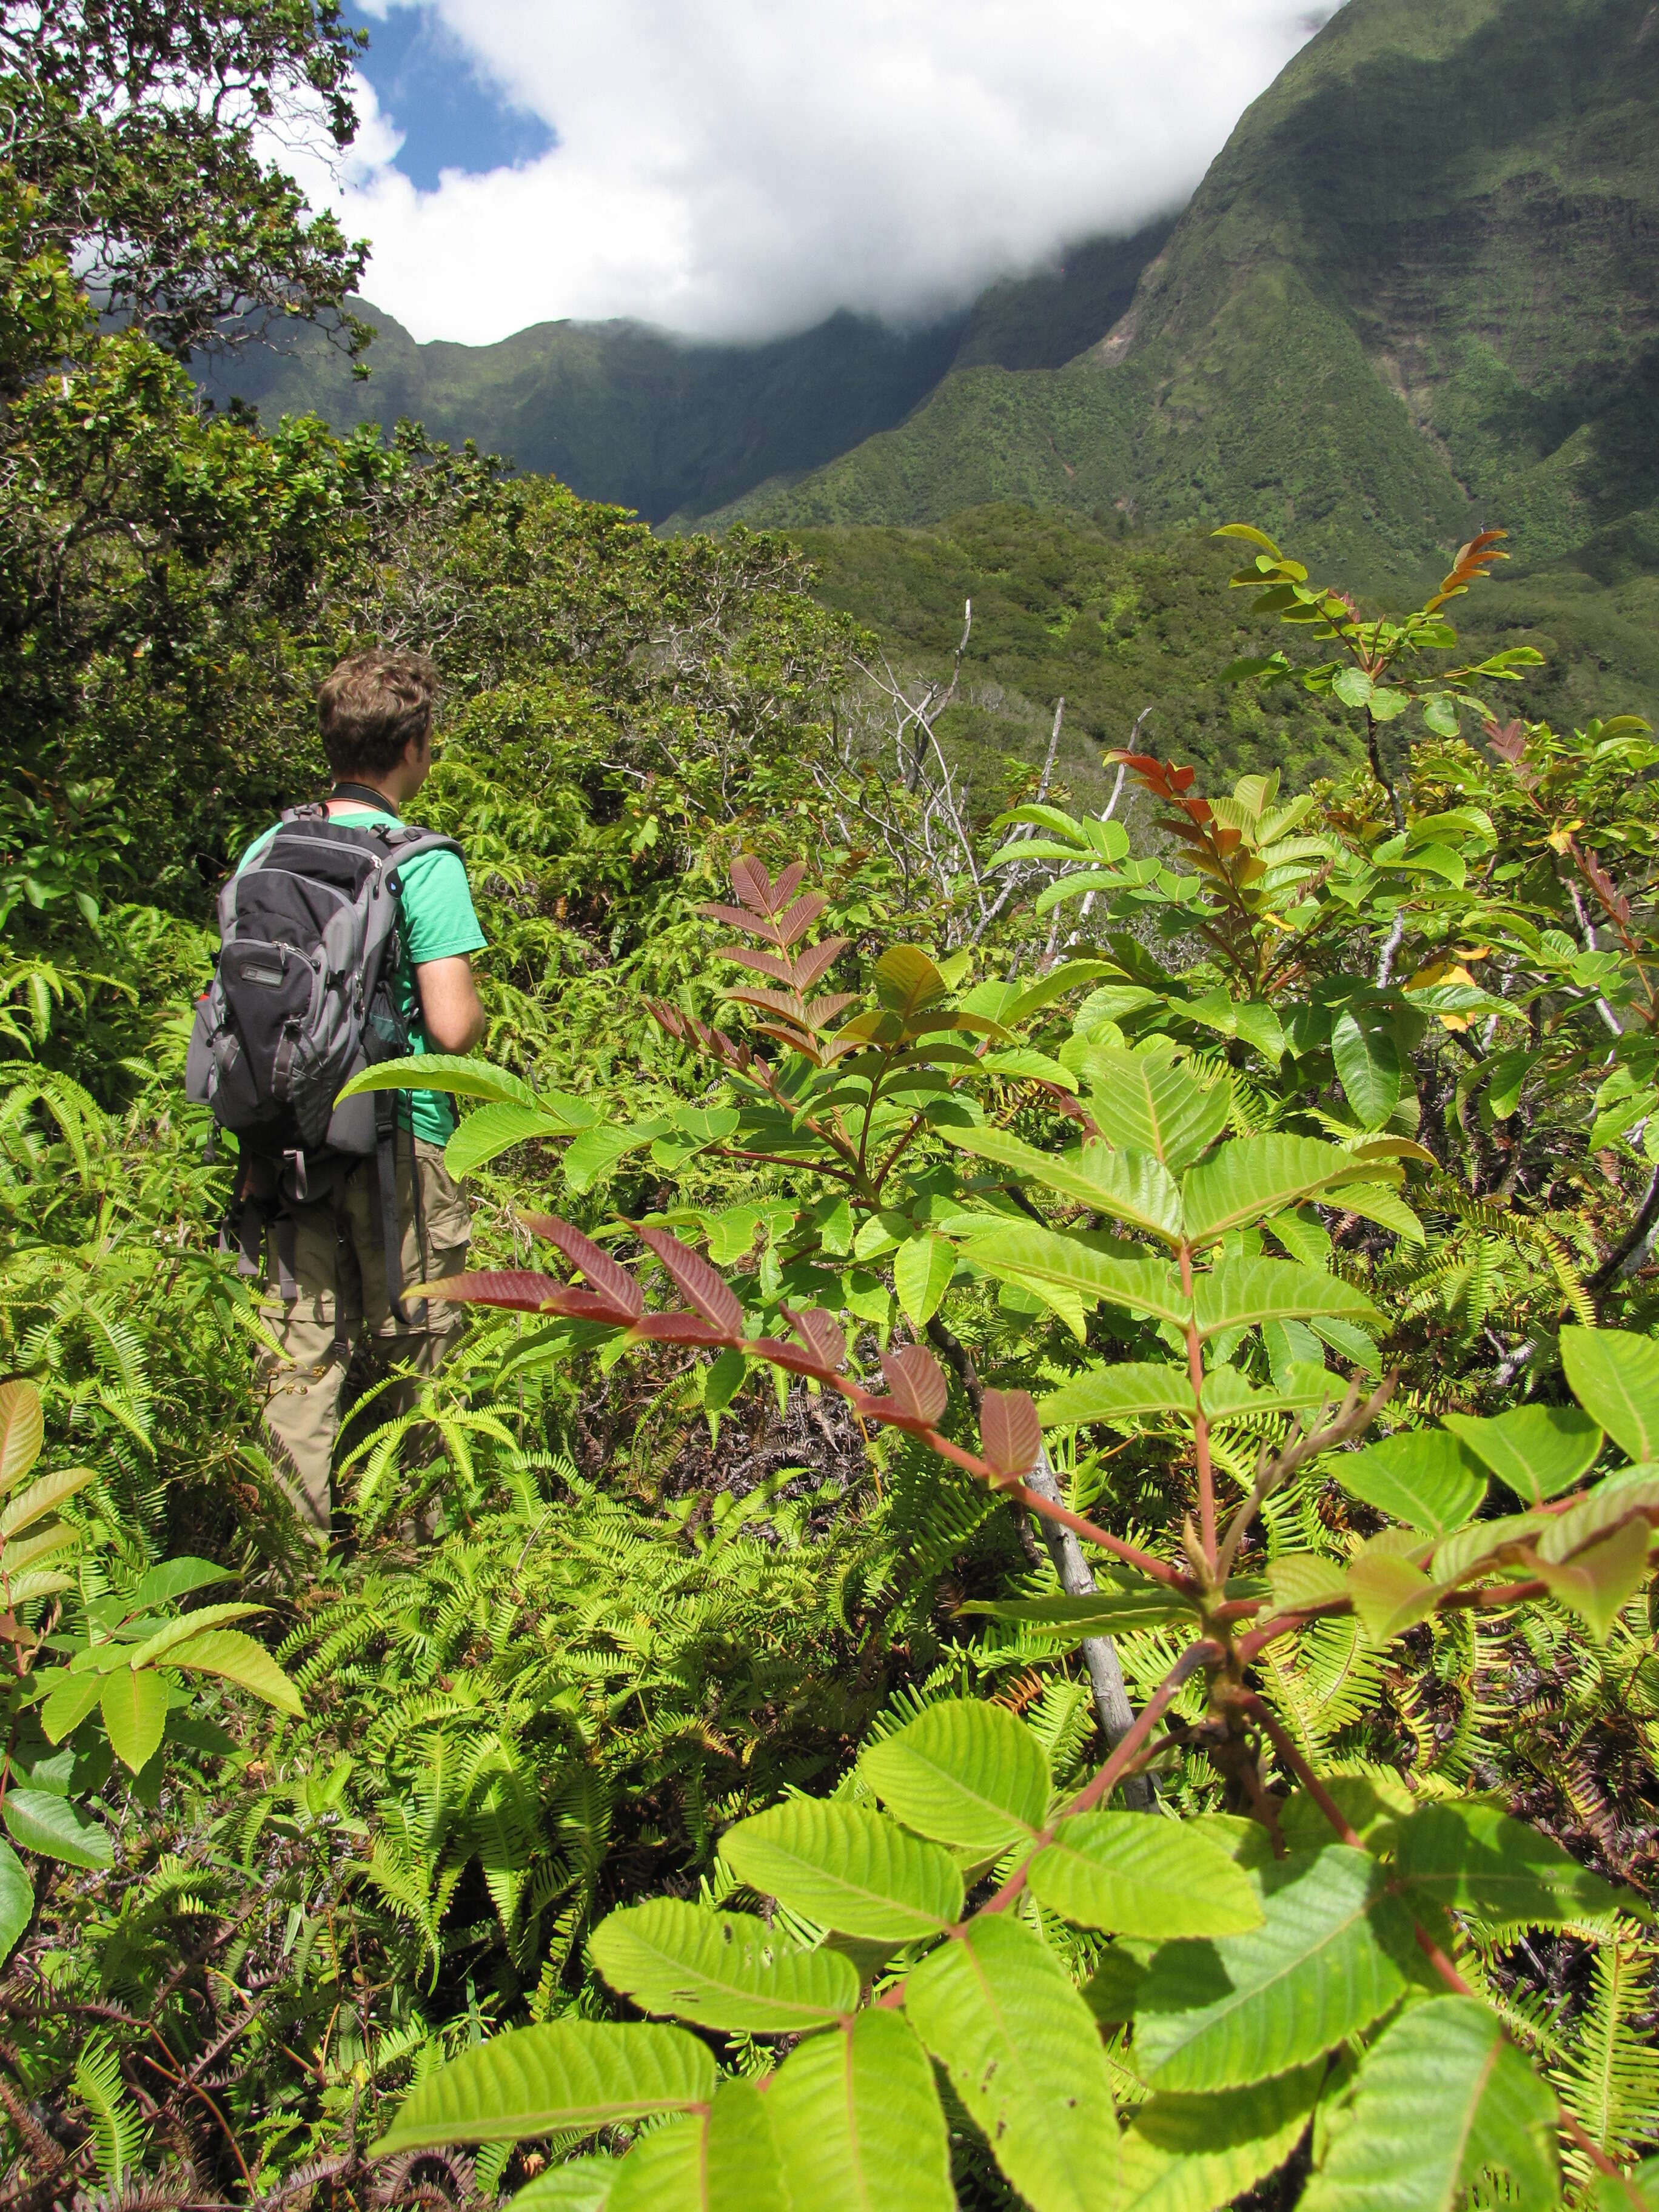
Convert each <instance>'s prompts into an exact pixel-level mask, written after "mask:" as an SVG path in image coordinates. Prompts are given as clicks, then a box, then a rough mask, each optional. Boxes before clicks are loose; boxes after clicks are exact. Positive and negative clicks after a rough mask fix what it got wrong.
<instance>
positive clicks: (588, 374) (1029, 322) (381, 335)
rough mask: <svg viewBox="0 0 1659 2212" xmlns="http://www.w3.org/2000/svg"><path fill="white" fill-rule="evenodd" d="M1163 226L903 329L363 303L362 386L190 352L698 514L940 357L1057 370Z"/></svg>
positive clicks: (303, 352)
mask: <svg viewBox="0 0 1659 2212" xmlns="http://www.w3.org/2000/svg"><path fill="white" fill-rule="evenodd" d="M1171 222H1172V218H1171V219H1166V220H1164V221H1162V222H1156V223H1152V224H1149V225H1148V226H1146V228H1143V229H1142V230H1140V231H1139V232H1138V233H1137V234H1135V235H1134V236H1133V237H1130V238H1103V239H1095V240H1089V241H1086V242H1085V243H1084V244H1082V245H1080V246H1076V247H1074V248H1073V249H1072V250H1071V251H1070V252H1067V253H1066V254H1065V255H1064V256H1063V257H1062V258H1061V259H1060V261H1059V262H1058V264H1056V265H1055V266H1054V268H1052V269H1047V270H1039V271H1037V272H1036V274H1035V275H1032V276H1025V277H1022V278H1018V279H1009V280H1006V281H1004V282H1002V283H997V284H994V285H993V286H991V287H990V289H988V290H987V291H986V292H985V293H984V294H982V295H981V297H980V299H979V300H978V301H975V303H974V305H973V306H972V307H969V308H966V309H963V310H961V311H959V312H957V313H953V314H951V315H947V316H945V317H943V318H941V319H938V320H936V321H934V322H932V323H929V324H927V325H924V326H922V327H921V328H919V329H916V330H914V331H896V330H893V329H890V328H889V327H888V326H886V325H883V324H881V323H878V322H874V321H872V320H869V319H864V318H861V317H859V316H855V315H852V314H848V313H839V314H836V315H832V316H830V317H829V319H827V320H826V321H824V322H823V323H821V324H819V325H817V328H815V329H813V330H810V331H802V332H799V333H798V334H796V335H795V336H793V337H784V338H779V339H775V340H774V341H772V342H771V343H768V344H765V345H754V346H738V345H708V344H699V343H691V342H690V341H687V340H685V339H684V338H678V337H674V336H672V335H671V334H670V333H667V332H665V331H655V330H651V329H648V328H647V327H646V326H644V325H641V324H638V323H629V322H611V323H573V322H556V323H541V324H538V325H535V326H534V327H533V328H532V329H530V330H526V331H520V332H518V333H517V334H516V335H515V336H514V337H510V338H507V339H503V340H502V341H501V343H499V344H496V345H489V346H468V345H459V344H455V343H450V342H447V341H445V340H433V341H430V342H428V343H417V341H416V339H414V338H413V337H411V336H410V333H409V332H408V331H406V330H405V329H404V327H403V325H401V324H399V323H398V321H397V320H396V319H394V318H393V317H392V316H390V315H388V314H386V313H384V312H383V311H382V310H380V309H379V308H376V307H372V306H370V305H369V304H368V303H367V302H365V301H359V302H357V303H356V305H357V308H358V311H359V312H360V313H362V315H363V316H364V318H365V319H367V320H368V321H369V322H371V323H372V324H374V325H375V330H376V335H375V338H374V343H373V344H372V345H371V346H370V348H369V350H368V356H367V357H366V358H367V361H368V367H369V372H370V373H369V375H368V378H367V379H358V378H356V377H354V376H353V374H352V372H351V368H350V364H349V362H348V361H347V360H346V358H345V356H344V355H343V353H341V352H340V351H339V350H337V349H335V348H333V347H331V345H330V344H329V343H327V342H326V341H325V339H324V338H323V337H321V335H320V334H319V332H317V331H314V330H312V329H308V328H306V327H303V326H300V327H290V328H289V329H287V330H285V331H282V332H280V333H279V334H278V338H277V342H276V344H274V345H249V346H247V347H245V348H244V349H240V350H239V351H237V352H235V353H234V354H230V355H228V356H223V357H222V358H220V359H219V360H217V361H211V362H207V361H204V362H199V363H198V364H197V379H198V381H199V382H200V383H201V384H202V385H203V386H204V388H205V390H206V391H207V392H209V393H210V396H211V397H212V398H214V399H216V401H218V402H220V403H224V402H227V401H228V400H230V399H232V398H239V399H241V400H243V401H244V402H246V403H250V404H253V405H255V406H257V407H258V409H259V410H260V413H261V415H262V416H264V418H265V419H266V420H267V421H274V420H275V419H276V417H277V416H281V415H285V414H287V415H300V414H304V413H307V412H311V411H314V412H316V413H318V414H319V415H321V416H324V417H325V420H327V421H328V422H331V424H332V425H333V427H334V428H337V429H343V428H348V427H349V426H351V425H353V424H356V423H358V422H380V423H381V424H383V425H384V426H385V427H386V428H388V429H389V428H392V425H393V424H394V423H395V422H397V421H398V418H399V417H400V416H410V417H413V418H414V419H416V420H417V421H420V422H423V423H424V424H425V426H426V428H427V429H428V431H429V432H430V433H431V434H432V435H434V436H435V437H439V438H442V439H445V440H447V441H449V442H450V443H452V444H457V445H459V443H460V442H461V441H463V440H465V439H467V438H471V439H472V440H474V441H476V442H477V444H478V445H480V446H481V447H484V448H485V449H486V450H487V451H489V452H493V453H502V454H505V455H506V456H507V458H508V459H511V460H513V462H514V463H516V465H518V466H519V467H520V468H521V469H525V470H528V471H533V472H534V473H536V474H538V475H549V476H556V477H559V478H560V479H561V480H562V482H564V483H568V485H569V486H570V487H571V489H573V490H574V491H576V492H578V493H580V495H582V496H583V497H584V498H588V499H599V500H605V501H613V502H615V503H617V504H618V505H621V506H623V507H632V508H634V509H635V511H636V512H638V513H641V514H642V515H644V516H645V518H646V519H647V520H648V521H651V522H656V523H662V522H666V521H668V520H669V519H670V518H673V519H674V520H676V521H677V522H678V523H679V524H680V525H682V526H687V525H690V524H692V523H694V522H696V520H698V519H699V518H700V517H701V516H702V515H704V514H706V513H709V512H710V511H712V510H714V509H715V508H718V507H723V506H726V504H728V503H729V502H731V501H734V500H737V499H738V498H739V497H741V496H742V495H744V493H746V492H749V491H750V490H751V489H753V488H754V487H756V486H757V485H758V484H761V483H764V482H768V481H770V482H772V483H775V484H776V483H789V482H792V481H793V480H794V479H795V478H796V477H799V476H801V475H804V474H805V472H806V471H810V470H811V469H814V468H817V467H818V466H820V465H822V464H823V463H824V462H826V461H829V460H831V459H834V458H835V457H836V455H838V454H840V453H844V452H846V451H847V450H848V448H850V447H857V446H859V445H860V443H861V442H862V441H865V440H866V439H867V438H868V437H870V436H871V435H872V434H874V433H877V432H880V431H883V430H886V429H890V428H892V427H893V426H894V425H896V424H897V423H900V422H902V421H903V420H904V419H905V417H906V416H908V414H909V413H910V412H911V410H913V409H914V408H915V406H916V405H918V404H920V403H921V401H923V400H925V399H926V398H927V395H928V393H929V392H932V391H933V390H934V389H935V388H936V387H937V386H939V383H940V381H941V380H942V379H944V378H945V377H947V376H948V375H949V374H951V372H952V371H953V370H957V369H961V370H966V369H969V368H977V367H981V366H984V365H987V364H988V365H994V366H996V367H998V368H1004V369H1007V370H1011V371H1014V372H1016V373H1020V374H1030V373H1031V372H1034V371H1040V370H1042V369H1044V368H1054V367H1057V366H1058V365H1059V364H1060V362H1065V361H1068V360H1070V359H1071V358H1072V357H1073V356H1074V355H1075V354H1077V353H1078V352H1079V350H1081V349H1083V348H1084V347H1085V346H1087V345H1089V344H1091V343H1093V342H1094V340H1095V339H1097V337H1099V336H1100V335H1101V333H1102V332H1103V331H1105V330H1107V329H1109V327H1110V326H1111V325H1112V323H1113V322H1114V321H1115V320H1116V319H1117V318H1118V317H1119V316H1120V315H1121V313H1123V312H1124V310H1125V309H1126V308H1127V306H1128V304H1129V302H1130V301H1131V299H1132V298H1133V294H1134V289H1135V284H1136V282H1137V280H1138V278H1139V275H1140V272H1141V270H1143V268H1144V267H1145V266H1146V263H1147V262H1148V261H1149V260H1150V259H1151V258H1152V255H1153V254H1154V253H1156V252H1158V249H1159V248H1160V247H1161V246H1163V245H1164V241H1165V240H1166V239H1167V237H1168V235H1169V233H1170V228H1171Z"/></svg>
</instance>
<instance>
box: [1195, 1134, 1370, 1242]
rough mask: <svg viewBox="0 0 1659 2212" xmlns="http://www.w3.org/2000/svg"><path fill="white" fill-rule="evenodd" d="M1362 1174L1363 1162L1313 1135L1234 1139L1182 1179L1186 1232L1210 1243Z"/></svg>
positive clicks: (1363, 1172) (1196, 1238) (1197, 1239)
mask: <svg viewBox="0 0 1659 2212" xmlns="http://www.w3.org/2000/svg"><path fill="white" fill-rule="evenodd" d="M1365 1172H1366V1164H1364V1163H1362V1162H1360V1161H1358V1160H1356V1159H1355V1158H1354V1157H1353V1155H1352V1153H1351V1152H1342V1151H1340V1149H1339V1148H1338V1146H1335V1145H1327V1144H1323V1143H1322V1142H1321V1141H1320V1139H1318V1138H1317V1137H1283V1136H1266V1137H1240V1138H1237V1139H1235V1140H1234V1141H1233V1142H1232V1143H1231V1144H1230V1145H1224V1146H1221V1148H1220V1149H1219V1151H1218V1152H1213V1153H1212V1155H1211V1156H1210V1158H1208V1159H1206V1160H1200V1163H1199V1164H1198V1165H1197V1166H1196V1167H1195V1168H1189V1169H1188V1171H1187V1174H1186V1176H1184V1177H1183V1178H1182V1185H1181V1200H1182V1210H1183V1212H1184V1214H1185V1217H1186V1224H1187V1235H1188V1237H1189V1238H1190V1239H1191V1240H1192V1242H1193V1243H1194V1245H1199V1244H1211V1243H1214V1242H1215V1240H1216V1238H1217V1237H1224V1236H1225V1234H1226V1232H1227V1231H1228V1230H1230V1229H1243V1228H1246V1227H1249V1225H1253V1224H1254V1223H1255V1222H1257V1221H1261V1220H1263V1219H1265V1218H1267V1215H1269V1214H1273V1213H1279V1212H1282V1211H1283V1210H1284V1209H1285V1207H1286V1206H1299V1205H1300V1204H1301V1203H1302V1201H1303V1200H1304V1199H1308V1198H1312V1197H1313V1196H1314V1195H1315V1194H1316V1193H1318V1192H1320V1191H1322V1190H1326V1189H1328V1188H1330V1187H1331V1186H1332V1185H1333V1184H1334V1183H1340V1182H1354V1181H1356V1180H1358V1178H1360V1177H1362V1176H1364V1174H1365Z"/></svg>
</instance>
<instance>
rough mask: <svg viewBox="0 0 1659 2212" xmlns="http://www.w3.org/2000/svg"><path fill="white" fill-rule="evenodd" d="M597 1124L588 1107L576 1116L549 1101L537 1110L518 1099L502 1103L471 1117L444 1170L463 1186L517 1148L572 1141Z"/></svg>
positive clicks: (447, 1153) (451, 1145)
mask: <svg viewBox="0 0 1659 2212" xmlns="http://www.w3.org/2000/svg"><path fill="white" fill-rule="evenodd" d="M570 1106H571V1107H572V1108H575V1107H576V1102H575V1100H574V1099H572V1100H571V1101H570ZM593 1120H594V1116H593V1113H592V1109H591V1108H587V1107H582V1108H580V1109H577V1111H576V1112H575V1113H574V1114H573V1113H571V1112H569V1111H562V1110H560V1109H559V1108H558V1107H556V1106H554V1105H552V1103H551V1102H550V1101H548V1100H546V1099H543V1100H542V1101H541V1103H539V1104H538V1105H535V1106H526V1105H524V1104H522V1103H520V1101H519V1100H518V1099H516V1098H502V1099H498V1100H497V1101H496V1102H495V1104H494V1105H491V1106H481V1107H480V1108H479V1109H478V1110H477V1113H476V1114H469V1115H467V1117H466V1119H465V1121H463V1122H462V1123H461V1125H460V1127H459V1128H458V1129H457V1130H456V1131H455V1133H454V1134H453V1136H452V1137H451V1138H450V1139H449V1142H448V1143H447V1145H446V1146H444V1166H445V1167H446V1168H447V1170H448V1171H449V1173H450V1175H452V1176H453V1177H454V1179H455V1181H456V1182H460V1181H461V1180H462V1179H463V1178H464V1177H465V1176H470V1175H471V1174H472V1173H473V1172H474V1170H476V1169H478V1168H481V1167H483V1166H484V1165H486V1164H487V1163H488V1162H489V1161H490V1160H493V1159H498V1158H500V1157H501V1154H502V1153H503V1152H511V1151H512V1149H513V1146H514V1145H525V1144H529V1143H531V1142H532V1141H533V1140H536V1139H542V1138H545V1137H568V1136H571V1135H573V1134H574V1132H575V1131H577V1130H578V1129H586V1128H589V1127H592V1123H593Z"/></svg>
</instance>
